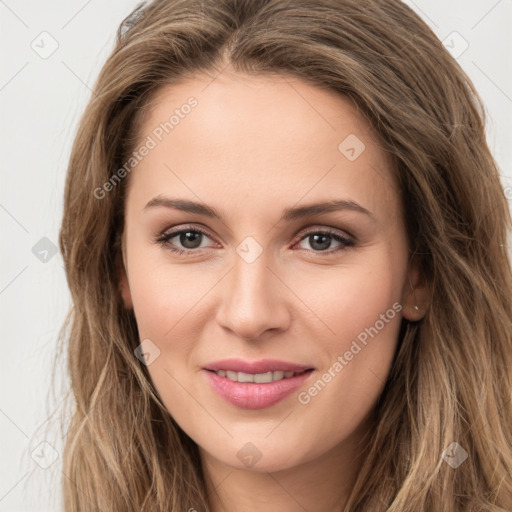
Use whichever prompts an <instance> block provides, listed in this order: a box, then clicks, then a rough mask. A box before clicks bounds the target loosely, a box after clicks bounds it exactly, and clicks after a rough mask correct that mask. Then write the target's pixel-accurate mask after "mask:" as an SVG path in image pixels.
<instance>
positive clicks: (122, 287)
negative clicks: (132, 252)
mask: <svg viewBox="0 0 512 512" xmlns="http://www.w3.org/2000/svg"><path fill="white" fill-rule="evenodd" d="M125 261H126V258H125V253H124V244H123V250H122V257H118V266H117V268H118V283H119V291H120V293H121V298H122V299H123V304H124V307H125V308H126V309H133V302H132V295H131V292H130V284H129V282H128V276H127V274H126V264H125Z"/></svg>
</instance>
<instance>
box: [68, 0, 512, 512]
mask: <svg viewBox="0 0 512 512" xmlns="http://www.w3.org/2000/svg"><path fill="white" fill-rule="evenodd" d="M116 35H117V37H116V42H115V47H114V48H113V51H112V53H111V55H110V56H109V57H108V59H107V61H106V63H105V64H104V66H103V68H102V69H101V72H100V74H99V76H98V78H97V80H96V82H95V84H94V88H93V94H92V96H91V99H90V101H89V103H88V105H87V107H86V109H85V111H84V113H83V115H82V117H81V119H80V122H79V125H78V130H77V132H76V136H75V139H74V143H73V147H72V151H71V155H70V160H69V166H68V169H67V177H66V184H65V191H64V213H63V218H62V225H61V229H60V233H59V244H60V250H61V252H62V255H63V258H64V262H65V271H66V277H67V282H68V286H69V289H70V292H71V298H72V307H71V309H70V311H69V314H68V316H67V318H66V321H65V323H64V325H63V326H62V329H61V332H60V335H59V340H60V341H61V343H62V344H63V345H64V344H67V347H66V348H67V355H68V362H67V365H68V366H67V368H68V374H69V377H70V384H71V391H72V394H71V396H72V399H73V413H72V417H71V420H70V423H69V426H68V428H67V435H66V441H65V447H64V457H63V475H64V476H63V477H62V484H63V495H64V503H65V510H66V512H79V511H80V512H86V511H98V510H115V511H116V512H123V511H134V510H137V511H140V512H157V511H162V512H163V511H166V512H168V511H173V512H178V511H185V510H189V509H191V508H194V509H196V510H199V511H203V510H206V509H207V506H208V496H207V494H206V486H205V480H204V479H205V475H204V474H203V471H202V468H201V461H200V458H199V454H198V449H197V445H196V444H195V443H194V442H193V441H192V440H191V439H190V438H189V437H188V436H187V435H186V433H185V432H183V431H182V430H181V429H180V427H179V426H178V425H177V423H176V422H175V421H174V420H173V418H172V417H171V416H170V414H169V413H168V411H167V410H166V408H165V407H164V405H163V403H162V402H161V400H160V398H159V397H158V395H157V393H156V390H155V388H154V387H153V385H152V383H151V380H150V378H149V374H148V372H147V368H146V367H145V366H144V365H143V364H141V363H140V362H139V361H138V359H137V358H136V357H135V356H134V350H135V349H136V347H137V346H138V345H139V343H140V340H139V338H138V331H137V324H136V321H135V317H134V314H133V311H131V310H127V309H125V308H124V306H123V302H122V298H121V294H120V291H119V269H120V268H121V267H120V265H122V259H121V250H122V241H121V236H122V232H123V228H124V226H123V222H124V221H123V215H124V201H125V197H126V188H127V186H128V183H129V181H130V176H129V174H128V175H127V176H126V177H125V178H124V179H122V180H119V182H118V183H117V182H116V183H115V186H112V187H111V190H110V191H109V192H108V193H106V194H104V197H101V198H99V197H98V195H99V194H97V193H95V190H98V188H99V187H102V186H103V184H105V183H106V182H108V181H109V180H110V179H111V178H112V176H114V175H115V174H116V171H117V170H118V169H119V168H120V167H121V166H122V165H123V163H124V162H126V161H127V160H128V159H129V157H130V154H131V152H133V150H134V145H135V142H136V141H137V139H138V137H139V135H140V134H139V133H138V130H139V128H140V126H141V122H142V120H143V118H144V115H145V114H146V113H147V111H148V108H149V106H150V105H151V100H152V97H153V95H154V93H155V92H156V91H157V90H160V89H161V88H162V87H165V86H170V85H172V84H176V83H178V82H180V81H184V80H186V79H187V78H190V77H193V76H194V75H195V74H196V73H211V74H212V77H213V76H215V75H217V74H218V73H220V72H222V70H223V69H224V68H225V67H226V66H227V65H228V64H229V65H231V66H232V68H234V69H235V70H236V71H239V72H242V73H246V74H248V75H254V76H256V75H258V74H267V73H271V74H273V73H278V74H282V75H288V76H293V77H298V78H301V79H303V80H306V81H308V82H309V83H311V84H314V85H316V86H318V87H321V88H323V89H326V90H330V91H334V92H336V93H338V94H340V95H343V96H344V97H346V98H349V99H350V100H352V101H353V103H354V105H356V107H357V109H358V111H359V112H360V113H361V115H363V116H364V117H365V118H366V119H367V120H368V121H369V122H370V123H371V125H372V126H373V127H374V129H375V130H376V132H377V134H378V135H379V137H380V142H381V143H382V146H383V148H384V149H385V150H386V151H387V152H388V153H389V154H390V155H391V157H392V159H393V162H394V169H393V170H394V172H395V173H396V176H397V180H398V183H399V184H400V193H401V198H402V201H403V205H404V211H405V221H406V228H407V236H408V239H409V242H410V243H409V249H410V255H411V257H414V258H416V259H417V261H418V262H419V265H420V268H421V271H422V274H423V276H424V277H425V279H426V281H427V282H428V287H429V291H430V307H429V308H428V310H427V312H426V314H425V316H424V318H423V319H422V320H420V321H418V322H408V321H407V320H405V319H403V320H402V329H401V331H400V339H399V344H398V347H397V350H396V354H395V358H394V362H393V366H392V368H391V371H390V374H389V377H388V380H387V382H386V385H385V388H384V391H383V393H382V395H381V397H380V399H379V401H378V403H377V406H376V408H375V411H374V414H375V419H376V423H375V425H376V427H375V430H374V431H373V432H372V437H371V439H368V443H369V449H368V452H367V456H366V458H365V461H364V464H363V466H362V468H361V470H360V472H359V474H358V477H357V481H356V483H355V486H354V487H353V489H352V492H351V495H350V497H349V500H348V503H347V504H346V505H345V507H344V511H346V512H347V511H350V512H363V511H364V512H382V511H387V512H420V511H425V512H439V511H441V510H442V511H444V512H459V511H460V512H462V511H464V512H471V511H475V512H476V511H492V512H506V511H510V510H511V509H512V481H511V478H512V477H511V475H512V405H511V402H512V391H511V390H512V275H511V263H510V262H511V257H510V254H508V252H507V243H508V240H507V237H508V236H509V233H510V227H511V217H510V212H509V207H508V202H507V199H506V196H505V193H504V190H503V186H502V184H501V181H500V176H499V170H498V168H497V165H496V162H495V160H494V158H493V156H492V154H491V152H490V150H489V147H488V145H487V142H486V137H485V123H486V113H485V109H484V106H483V102H482V99H481V98H480V96H479V95H478V93H477V91H476V90H475V87H474V85H473V84H472V82H471V80H470V79H469V78H468V76H467V75H466V74H465V73H464V71H463V70H462V68H461V67H460V66H459V64H458V63H457V62H456V61H455V60H454V59H453V58H452V56H451V55H450V54H449V53H448V51H447V50H446V49H445V48H444V46H443V44H442V43H441V42H440V40H439V39H438V38H437V37H436V35H435V34H434V32H433V31H432V30H431V29H430V28H429V26H428V25H427V24H426V23H425V22H424V21H423V20H422V19H421V18H420V17H419V16H418V15H417V14H416V13H415V12H414V11H413V10H411V9H410V8H409V7H407V6H406V5H405V4H403V3H402V2H401V1H399V0H365V1H361V0H293V1H292V0H154V1H151V2H149V3H147V4H144V3H143V4H139V5H138V6H137V8H136V9H135V10H134V11H133V12H132V13H131V15H130V16H129V17H127V18H126V19H125V20H124V21H123V22H122V24H121V25H120V26H119V28H118V30H117V34H116ZM60 350H62V351H63V350H64V347H63V346H62V347H61V348H60ZM453 442H457V443H458V445H460V447H461V448H462V449H463V450H465V452H466V453H467V459H466V460H465V461H464V462H463V463H462V464H461V465H460V466H459V467H457V468H456V469H454V467H452V466H451V465H450V464H448V463H447V462H445V460H444V459H445V457H443V454H444V453H445V451H446V449H447V448H448V447H450V445H452V443H453ZM340 509H341V505H340Z"/></svg>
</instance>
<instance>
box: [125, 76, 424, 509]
mask: <svg viewBox="0 0 512 512" xmlns="http://www.w3.org/2000/svg"><path fill="white" fill-rule="evenodd" d="M190 96H194V97H195V98H196V99H197V101H198V105H197V107H195V108H194V109H192V110H191V112H190V114H188V115H187V116H184V118H183V119H180V122H179V124H178V125H177V126H175V127H174V129H173V130H172V131H170V132H169V133H168V134H166V135H165V136H164V137H163V139H162V141H161V142H159V143H158V144H157V146H156V147H155V148H154V149H152V150H151V151H150V152H149V154H148V155H147V156H145V157H144V158H143V160H142V161H141V162H140V163H139V164H138V165H137V166H136V167H135V168H134V169H133V170H132V171H131V174H130V176H129V179H130V186H129V191H128V194H127V198H126V205H125V231H124V233H123V261H124V268H123V269H122V271H121V277H120V290H121V293H122V297H123V300H124V303H125V307H126V308H133V310H134V314H135V317H136V320H137V325H138V329H139V334H140V339H141V340H145V339H150V340H151V341H152V343H154V345H155V346H157V347H158V349H159V350H160V354H159V355H158V357H157V358H156V359H155V360H154V361H152V362H151V363H150V364H149V365H148V370H149V374H150V377H151V379H152V381H153V383H154V385H155V387H156V389H157V391H158V394H159V396H160V397H161V399H162V401H163V403H164V404H165V406H166V408H167V410H168V411H169V414H171V415H172V416H173V417H174V419H175V420H176V421H177V423H178V424H179V425H180V426H181V428H182V429H183V430H184V431H185V432H186V433H187V434H188V435H189V436H190V437H191V438H192V439H193V440H194V441H195V442H196V443H197V444H198V446H199V450H200V454H201V460H202V463H203V467H204V469H205V473H206V475H207V479H208V490H209V499H210V510H211V511H212V512H220V511H226V512H234V511H236V512H249V511H257V510H262V509H263V507H265V510H266V511H267V512H273V511H280V512H282V511H283V510H286V511H296V510H297V511H298V510H301V511H302V510H315V511H317V512H322V511H330V512H332V511H333V510H338V509H339V510H341V508H342V506H343V504H344V503H345V502H346V500H347V497H348V494H349V492H350V489H351V487H352V485H353V483H354V481H355V478H356V476H357V472H358V470H359V469H360V466H361V462H362V456H363V454H364V448H365V446H366V444H365V443H364V435H365V434H368V433H370V435H371V430H372V428H374V427H373V426H372V423H371V419H370V413H371V411H372V410H373V409H374V406H375V403H376V401H377V399H378V397H379V395H380V393H381V392H382V389H383V387H384V383H385V381H386V378H387V376H388V373H389V370H390V367H391V363H392V360H393V356H394V353H395V349H396V345H397V339H398V332H399V327H400V321H401V318H402V316H403V317H405V318H407V319H409V320H412V321H415V320H419V319H420V318H421V317H422V316H423V314H424V310H425V307H426V288H425V286H424V283H423V282H422V280H421V279H420V277H419V273H418V272H417V269H416V268H415V266H414V265H413V264H412V263H411V262H410V258H409V252H408V243H407V237H406V231H405V224H404V214H403V211H402V206H401V202H400V196H399V190H398V187H397V185H396V183H395V178H394V175H393V169H392V164H391V161H390V159H389V158H388V155H387V154H386V153H385V152H384V151H383V149H382V148H381V146H380V144H379V142H378V138H377V137H376V135H375V133H374V132H373V130H372V127H371V126H370V125H369V124H368V123H367V122H366V120H365V119H364V118H363V117H362V116H361V115H360V113H358V111H357V110H356V108H355V107H354V106H353V104H352V103H350V102H349V101H348V99H346V98H344V97H342V96H339V95H336V94H334V93H332V92H330V91H326V90H323V89H320V88H318V87H316V86H314V85H311V84H309V83H306V82H304V81H302V80H300V79H297V78H291V77H284V76H278V75H259V76H257V77H256V76H251V77H249V76H246V75H241V74H238V73H235V72H234V71H232V70H230V69H228V70H226V71H224V72H223V73H222V74H221V75H220V76H218V77H217V78H216V79H215V80H213V81H212V78H211V77H209V76H202V75H197V76H196V77H194V78H193V79H188V80H187V81H186V82H184V83H182V84H179V85H172V86H167V87H166V88H164V89H161V90H160V91H159V92H158V94H157V95H156V96H155V98H154V102H153V103H152V109H151V111H150V112H148V115H147V116H146V118H145V120H144V123H143V125H142V129H141V130H140V133H139V138H140V141H143V140H144V139H145V138H146V137H147V136H148V135H150V134H151V133H152V130H154V129H155V127H157V126H158V125H159V124H160V123H161V122H163V121H165V120H167V119H168V118H169V115H170V113H172V111H173V110H174V109H175V108H179V107H180V106H181V105H183V104H184V103H186V101H187V98H189V97H190ZM350 134H355V135H356V136H357V137H358V139H359V140H360V141H362V142H363V143H364V145H365V149H364V151H362V152H361V153H360V154H359V156H357V158H355V159H354V160H353V161H350V160H349V159H348V158H347V157H346V155H345V154H344V153H343V152H341V151H340V150H339V149H338V146H339V144H340V143H341V142H342V141H343V140H344V139H345V138H346V137H347V136H348V135H350ZM158 195H161V196H168V197H173V198H180V199H188V200H192V201H198V202H201V203H206V204H208V205H210V206H212V207H214V208H215V209H217V210H218V211H219V212H220V213H221V214H222V218H223V221H220V220H218V219H212V218H208V217H205V216H202V215H199V214H196V213H186V212H181V211H178V210H176V209H173V208H168V207H165V206H159V207H153V208H148V209H146V210H145V209H144V207H145V206H146V204H147V203H148V202H149V201H150V200H151V199H153V198H154V197H155V196H158ZM332 199H346V200H350V201H354V202H357V203H358V204H360V205H361V206H363V207H364V208H366V209H367V210H369V211H370V212H371V214H372V215H371V216H370V215H366V214H364V213H361V212H358V211H353V210H339V211H334V212H329V213H323V214H319V215H318V214H317V215H310V216H308V217H306V218H303V219H296V220H292V221H283V220H281V221H280V220H279V219H280V216H281V213H282V211H283V209H285V208H289V207H297V206H304V205H306V204H311V203H317V202H323V201H328V200H332ZM190 225H192V226H190ZM180 227H182V228H185V229H186V228H189V227H191V228H192V229H193V228H200V229H203V230H205V231H206V232H207V233H208V235H207V236H202V238H201V235H198V237H199V241H198V242H197V243H196V246H193V245H192V244H190V243H189V245H184V243H185V244H186V243H187V241H186V240H185V242H183V237H181V238H180V236H179V235H177V236H174V238H172V239H171V241H170V242H169V243H168V246H167V247H166V246H162V245H160V244H158V243H156V242H155V240H156V239H157V238H158V237H159V236H160V235H161V234H162V233H166V232H169V231H171V228H180ZM325 229H331V230H333V231H335V232H336V233H338V234H340V235H342V236H350V237H352V239H353V240H355V244H354V245H353V246H348V247H345V246H344V245H343V244H341V243H339V242H337V241H336V240H334V239H332V238H329V237H327V239H326V240H324V241H323V242H322V240H321V241H320V243H318V242H317V243H315V240H314V238H312V237H311V236H309V237H308V236H306V234H309V235H312V234H318V232H319V231H320V232H322V231H323V230H325ZM248 236H251V237H253V238H254V239H255V240H256V241H257V243H258V244H259V246H260V247H261V250H262V252H261V254H260V255H259V257H258V258H256V259H255V261H253V262H251V263H248V262H247V261H246V260H245V259H244V258H242V257H241V256H240V255H239V253H238V252H237V251H236V249H237V247H238V246H239V245H240V244H241V243H242V242H243V241H244V240H245V239H246V237H248ZM329 240H330V245H329ZM322 243H324V247H325V246H326V247H327V248H324V250H322ZM173 244H174V246H175V247H178V248H181V249H185V250H187V249H188V251H189V255H188V256H187V255H179V254H175V253H173V252H171V251H170V249H169V248H168V247H169V245H173ZM198 246H199V248H192V249H190V247H198ZM251 250H254V249H251ZM194 251H195V252H194ZM413 288H414V292H413V291H412V290H413ZM394 303H398V304H400V305H401V306H402V309H401V311H400V312H399V313H397V314H396V315H395V316H394V318H393V319H391V320H389V321H388V322H387V323H385V326H384V328H382V329H381V330H380V331H379V332H378V334H377V335H376V336H374V337H373V338H369V341H368V343H367V345H365V346H364V347H363V349H362V350H361V351H360V352H359V353H358V354H357V355H356V356H354V357H353V359H352V360H350V361H349V362H348V364H347V365H346V366H344V368H343V370H342V371H340V372H338V373H336V376H335V377H334V378H332V380H331V381H330V382H329V383H328V384H327V385H326V386H325V387H324V388H323V389H322V390H321V391H320V392H318V394H317V395H316V396H314V397H311V400H310V401H309V402H308V403H307V404H303V403H300V401H299V400H298V396H297V395H298V393H295V392H294V393H292V394H291V395H290V396H288V397H287V398H285V399H284V400H282V401H281V402H278V403H277V404H275V405H273V406H271V407H267V408H264V409H258V410H247V409H241V408H239V407H236V406H234V405H232V404H230V403H228V402H226V401H224V400H223V399H222V398H221V397H219V396H218V395H217V394H216V393H215V392H214V391H213V390H212V388H211V387H210V385H209V384H208V381H207V379H206V378H205V375H204V371H203V370H202V368H203V367H204V365H206V364H207V363H211V362H213V361H216V360H219V359H224V358H230V357H237V358H241V359H246V360H251V361H253V360H259V359H263V358H275V359H280V360H285V361H291V362H294V363H301V364H307V365H308V366H311V367H314V368H315V371H314V372H313V374H312V375H310V377H309V378H308V380H307V382H306V383H305V384H304V386H303V387H302V388H301V389H300V390H298V391H303V392H304V391H307V390H308V389H309V388H310V387H311V385H312V384H313V383H314V382H315V381H317V379H319V378H320V377H321V376H322V375H323V374H324V373H325V372H328V369H329V368H330V367H331V368H332V366H333V363H334V362H335V361H337V358H338V356H340V355H343V354H344V353H345V352H346V351H347V350H349V348H350V346H351V343H352V341H353V340H355V339H356V338H357V336H358V334H360V333H361V332H363V331H365V329H366V328H369V327H370V326H374V325H375V323H376V321H377V320H379V318H381V317H380V315H382V314H385V313H386V311H387V310H389V309H390V308H392V305H393V304H394ZM414 304H417V305H418V307H419V310H418V311H417V310H415V309H414V307H413V306H414ZM248 442H250V443H252V445H253V446H254V447H256V449H257V451H256V449H255V448H253V447H252V446H250V447H249V448H247V447H246V448H245V450H249V451H250V452H251V450H252V452H251V453H258V452H259V454H261V458H260V459H259V460H258V461H257V463H255V464H254V465H252V466H251V467H249V466H248V464H247V463H244V461H243V460H241V458H239V457H238V456H237V453H238V452H239V450H241V449H242V448H243V447H244V446H245V445H246V444H247V443H248ZM243 453H245V452H243ZM193 505H194V504H191V507H193Z"/></svg>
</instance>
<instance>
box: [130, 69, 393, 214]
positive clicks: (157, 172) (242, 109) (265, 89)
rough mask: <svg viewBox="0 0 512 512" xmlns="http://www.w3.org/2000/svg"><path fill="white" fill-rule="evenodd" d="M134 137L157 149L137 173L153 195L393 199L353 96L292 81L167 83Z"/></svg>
mask: <svg viewBox="0 0 512 512" xmlns="http://www.w3.org/2000/svg"><path fill="white" fill-rule="evenodd" d="M137 135H138V141H139V143H138V146H141V145H143V144H145V143H146V145H148V146H149V145H151V146H152V148H151V150H150V151H148V152H147V155H146V156H144V158H142V159H141V161H140V163H138V164H137V165H136V168H135V169H134V170H133V171H132V176H131V180H133V186H136V187H137V189H139V190H140V191H145V193H146V195H150V194H154V195H155V194H157V193H160V192H162V191H165V190H161V189H165V188H166V187H168V188H170V189H171V190H176V187H179V188H180V191H181V190H183V191H185V190H186V189H187V188H188V190H187V195H188V196H190V193H191V192H193V193H197V194H196V195H198V196H199V197H201V195H200V193H201V194H203V195H204V194H207V195H209V196H211V195H212V194H213V195H214V196H216V197H218V198H219V199H222V198H226V197H229V196H230V194H232V195H236V197H237V198H241V197H247V196H254V195H258V196H259V197H261V198H266V200H267V201H274V200H279V199H281V200H282V198H283V197H284V196H286V197H287V198H288V199H290V200H293V198H295V201H294V202H297V201H299V200H300V199H301V197H303V196H304V195H305V194H307V195H308V197H307V199H308V200H314V199H316V197H315V196H318V195H321V196H322V198H323V199H325V194H326V193H331V192H332V193H333V195H336V197H339V196H340V194H343V193H344V192H346V193H347V194H350V195H356V196H359V198H360V199H361V201H362V200H363V199H364V201H366V203H367V205H368V208H369V209H371V208H372V207H373V208H375V207H376V206H377V205H376V204H375V203H376V202H379V201H380V202H382V201H388V202H389V199H392V200H393V199H394V200H395V201H394V202H396V198H397V187H396V183H395V180H394V176H393V173H392V163H391V160H390V158H389V155H388V154H387V153H386V152H385V151H384V150H383V149H382V147H381V144H380V141H379V139H378V137H377V135H376V133H375V131H374V130H373V127H372V126H371V125H370V124H369V123H368V122H367V121H366V119H365V118H364V117H363V116H362V115H361V113H360V112H358V110H357V108H356V106H355V105H354V104H353V103H352V102H351V101H350V100H349V99H348V98H346V97H344V96H342V95H339V94H337V93H335V92H333V91H330V90H326V89H325V88H321V87H318V86H315V85H313V84H310V83H307V82H305V81H303V80H301V79H298V78H295V77H289V76H281V75H259V76H247V75H240V74H234V73H229V72H228V73H221V74H220V75H219V76H217V77H216V78H215V77H212V76H206V75H198V76H196V77H194V78H190V79H187V80H186V81H183V82H181V83H179V84H174V85H170V86H166V87H164V88H162V89H160V90H159V91H158V92H157V94H156V95H154V97H153V98H152V101H151V104H150V109H148V111H147V113H146V115H145V118H144V119H143V122H142V123H141V128H140V131H139V133H138V134H137ZM268 206H270V204H268ZM381 206H382V205H381Z"/></svg>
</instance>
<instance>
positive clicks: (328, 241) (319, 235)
mask: <svg viewBox="0 0 512 512" xmlns="http://www.w3.org/2000/svg"><path fill="white" fill-rule="evenodd" d="M333 240H334V241H335V242H337V243H338V244H339V246H338V248H335V249H334V250H329V251H328V249H330V248H331V245H332V242H333ZM304 241H307V242H308V243H309V244H310V247H312V249H305V250H307V251H308V252H313V253H322V252H327V253H328V254H332V253H333V252H338V251H341V250H343V249H345V248H346V247H352V246H354V245H355V242H354V240H352V239H351V238H348V237H346V236H343V235H341V234H339V233H338V232H335V231H331V230H328V229H327V230H318V231H309V232H308V233H306V234H305V235H304V236H302V238H301V239H300V241H299V243H302V242H304Z"/></svg>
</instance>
